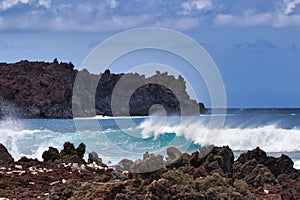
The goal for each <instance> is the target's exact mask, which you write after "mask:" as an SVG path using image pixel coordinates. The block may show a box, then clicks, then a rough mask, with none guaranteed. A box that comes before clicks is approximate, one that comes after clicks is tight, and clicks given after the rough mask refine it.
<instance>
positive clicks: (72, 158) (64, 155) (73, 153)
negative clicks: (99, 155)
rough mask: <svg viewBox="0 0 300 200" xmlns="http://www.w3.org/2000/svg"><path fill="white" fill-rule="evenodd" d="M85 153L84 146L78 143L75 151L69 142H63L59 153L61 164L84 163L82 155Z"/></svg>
mask: <svg viewBox="0 0 300 200" xmlns="http://www.w3.org/2000/svg"><path fill="white" fill-rule="evenodd" d="M84 153H85V144H83V143H80V144H79V146H78V147H77V149H75V147H74V144H73V143H71V142H65V143H64V148H63V149H62V150H61V152H60V153H59V156H60V158H61V162H72V163H84V162H85V161H84V160H83V155H84Z"/></svg>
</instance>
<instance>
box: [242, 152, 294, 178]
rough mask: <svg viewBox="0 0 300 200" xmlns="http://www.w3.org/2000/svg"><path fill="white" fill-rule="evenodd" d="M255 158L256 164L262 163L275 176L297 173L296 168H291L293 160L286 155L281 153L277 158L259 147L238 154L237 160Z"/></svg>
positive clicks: (243, 160) (245, 160) (246, 160)
mask: <svg viewBox="0 0 300 200" xmlns="http://www.w3.org/2000/svg"><path fill="white" fill-rule="evenodd" d="M252 160H255V161H256V162H257V163H258V164H262V165H264V166H266V167H268V169H269V170H270V171H271V172H272V173H273V174H274V175H275V176H276V177H277V176H278V175H280V174H283V173H285V174H293V173H297V170H296V169H294V168H293V165H294V162H293V161H292V159H290V158H289V157H288V156H286V155H284V154H283V155H281V157H279V158H274V157H272V156H267V154H266V152H264V151H263V150H261V149H260V148H259V147H257V148H256V149H254V150H252V151H247V152H246V153H243V154H241V155H240V156H239V158H238V159H237V162H239V163H242V164H243V163H246V162H249V161H252Z"/></svg>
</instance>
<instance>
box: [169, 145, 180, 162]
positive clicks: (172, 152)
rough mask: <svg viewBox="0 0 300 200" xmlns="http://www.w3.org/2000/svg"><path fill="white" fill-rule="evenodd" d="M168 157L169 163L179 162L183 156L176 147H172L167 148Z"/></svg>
mask: <svg viewBox="0 0 300 200" xmlns="http://www.w3.org/2000/svg"><path fill="white" fill-rule="evenodd" d="M167 155H168V157H167V161H169V162H173V161H175V160H177V159H178V158H179V157H180V156H181V155H182V153H181V152H180V151H179V150H178V149H177V148H176V147H172V146H171V147H168V148H167Z"/></svg>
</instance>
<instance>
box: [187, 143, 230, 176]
mask: <svg viewBox="0 0 300 200" xmlns="http://www.w3.org/2000/svg"><path fill="white" fill-rule="evenodd" d="M233 162H234V155H233V152H232V150H231V149H230V148H229V147H228V146H224V147H215V146H208V147H202V148H201V149H200V150H199V151H196V152H194V153H193V154H192V156H191V159H190V161H189V163H190V165H192V166H193V167H199V166H200V165H203V166H205V168H206V169H207V170H208V172H212V171H214V172H217V171H219V172H220V173H224V175H227V176H231V174H232V164H233Z"/></svg>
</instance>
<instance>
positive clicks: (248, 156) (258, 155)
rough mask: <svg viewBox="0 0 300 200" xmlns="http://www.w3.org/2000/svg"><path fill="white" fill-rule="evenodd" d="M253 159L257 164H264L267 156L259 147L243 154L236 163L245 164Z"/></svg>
mask: <svg viewBox="0 0 300 200" xmlns="http://www.w3.org/2000/svg"><path fill="white" fill-rule="evenodd" d="M252 159H255V160H256V161H257V162H258V163H264V162H265V160H266V159H267V154H266V152H264V151H263V150H261V149H260V148H259V147H257V148H256V149H254V150H252V151H248V152H247V153H243V154H241V155H240V156H239V158H238V159H237V162H240V163H245V162H247V161H249V160H252Z"/></svg>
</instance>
